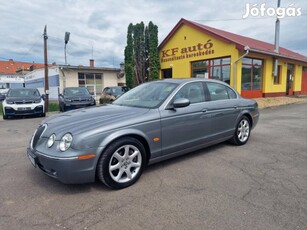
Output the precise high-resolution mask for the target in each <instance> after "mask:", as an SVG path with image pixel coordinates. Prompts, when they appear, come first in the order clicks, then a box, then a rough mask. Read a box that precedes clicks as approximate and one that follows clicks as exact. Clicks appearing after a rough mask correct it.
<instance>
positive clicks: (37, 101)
mask: <svg viewBox="0 0 307 230" xmlns="http://www.w3.org/2000/svg"><path fill="white" fill-rule="evenodd" d="M41 101H42V100H41V99H38V100H35V101H34V103H40V102H41Z"/></svg>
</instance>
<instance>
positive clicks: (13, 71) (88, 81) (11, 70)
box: [0, 59, 126, 100]
mask: <svg viewBox="0 0 307 230" xmlns="http://www.w3.org/2000/svg"><path fill="white" fill-rule="evenodd" d="M26 64H28V65H26ZM19 66H22V68H21V67H19ZM35 66H36V67H35V68H33V64H32V63H23V62H15V61H6V62H2V64H1V63H0V71H1V72H0V89H8V88H22V87H27V88H37V89H38V90H39V91H40V93H41V94H45V93H46V92H45V69H44V68H43V67H44V65H43V64H35ZM20 70H22V71H20ZM125 84H126V78H125V75H124V66H123V65H121V66H120V68H107V67H95V66H94V60H92V59H91V60H90V65H89V66H71V65H50V66H49V67H48V85H49V92H48V93H49V98H50V99H51V100H57V99H58V95H59V93H62V92H63V89H64V88H65V87H79V86H80V87H86V88H87V89H88V90H89V92H90V93H91V94H92V95H93V96H95V98H96V99H97V100H98V99H99V97H100V95H101V93H102V90H103V88H104V87H107V86H118V85H125Z"/></svg>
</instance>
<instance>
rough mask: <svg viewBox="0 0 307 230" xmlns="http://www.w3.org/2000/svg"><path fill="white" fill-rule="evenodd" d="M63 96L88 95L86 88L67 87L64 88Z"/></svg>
mask: <svg viewBox="0 0 307 230" xmlns="http://www.w3.org/2000/svg"><path fill="white" fill-rule="evenodd" d="M64 95H65V96H84V95H89V92H88V91H87V89H86V88H82V87H80V88H67V89H65V90H64Z"/></svg>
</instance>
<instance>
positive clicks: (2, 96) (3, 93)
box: [0, 89, 9, 102]
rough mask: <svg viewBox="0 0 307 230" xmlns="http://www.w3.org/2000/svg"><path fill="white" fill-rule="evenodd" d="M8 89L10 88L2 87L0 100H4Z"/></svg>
mask: <svg viewBox="0 0 307 230" xmlns="http://www.w3.org/2000/svg"><path fill="white" fill-rule="evenodd" d="M8 91H9V89H0V102H1V101H4V99H5V97H6V94H7V92H8Z"/></svg>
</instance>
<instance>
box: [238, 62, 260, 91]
mask: <svg viewBox="0 0 307 230" xmlns="http://www.w3.org/2000/svg"><path fill="white" fill-rule="evenodd" d="M262 72H263V61H262V60H260V59H254V58H243V59H242V78H241V89H242V90H261V89H262V86H261V85H262Z"/></svg>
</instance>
